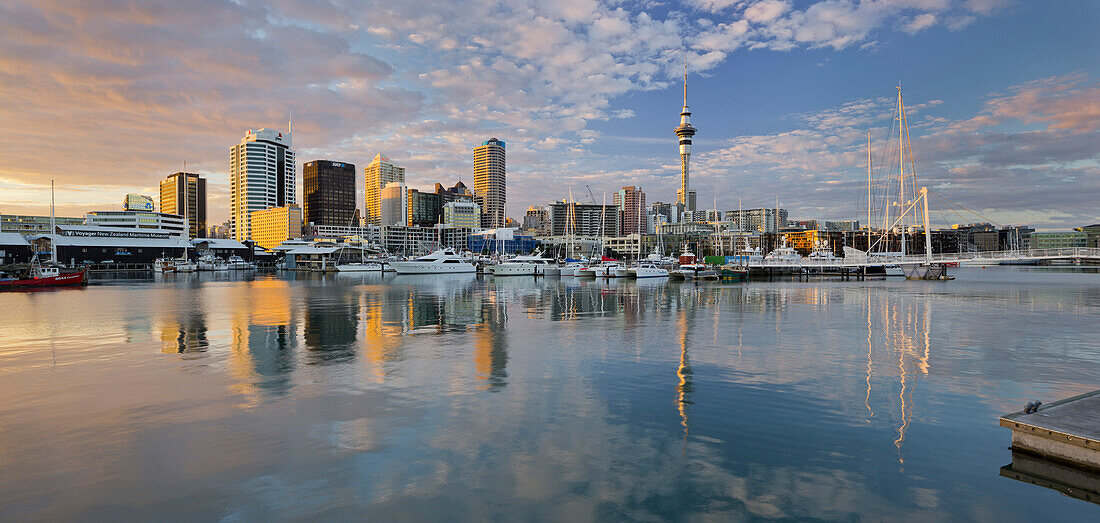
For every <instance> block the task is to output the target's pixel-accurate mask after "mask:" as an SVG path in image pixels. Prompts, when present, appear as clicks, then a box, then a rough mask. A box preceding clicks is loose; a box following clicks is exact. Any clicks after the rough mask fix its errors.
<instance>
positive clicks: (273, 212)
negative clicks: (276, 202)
mask: <svg viewBox="0 0 1100 523" xmlns="http://www.w3.org/2000/svg"><path fill="white" fill-rule="evenodd" d="M250 223H251V224H252V240H253V241H254V242H256V245H259V246H260V247H263V248H264V249H268V250H270V249H272V248H274V247H275V246H277V245H279V244H280V243H283V242H285V241H287V240H293V239H295V238H301V237H302V208H301V207H298V206H297V205H294V204H291V205H284V206H282V207H272V208H270V209H263V210H260V211H253V212H252V216H251V217H250Z"/></svg>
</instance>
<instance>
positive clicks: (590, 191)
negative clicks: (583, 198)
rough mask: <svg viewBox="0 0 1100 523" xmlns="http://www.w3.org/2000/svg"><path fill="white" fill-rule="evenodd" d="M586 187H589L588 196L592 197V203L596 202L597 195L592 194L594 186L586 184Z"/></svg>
mask: <svg viewBox="0 0 1100 523" xmlns="http://www.w3.org/2000/svg"><path fill="white" fill-rule="evenodd" d="M584 188H585V189H588V197H589V198H591V199H592V205H595V204H596V195H594V194H592V188H591V187H589V186H588V184H587V183H586V184H584Z"/></svg>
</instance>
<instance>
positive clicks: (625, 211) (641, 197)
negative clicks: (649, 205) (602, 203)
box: [612, 185, 649, 235]
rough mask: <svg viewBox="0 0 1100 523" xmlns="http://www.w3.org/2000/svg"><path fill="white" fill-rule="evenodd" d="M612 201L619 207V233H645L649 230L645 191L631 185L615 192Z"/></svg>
mask: <svg viewBox="0 0 1100 523" xmlns="http://www.w3.org/2000/svg"><path fill="white" fill-rule="evenodd" d="M612 202H613V203H614V204H615V205H617V206H618V207H619V212H621V213H622V217H621V218H620V220H619V234H622V235H626V234H646V233H648V232H649V227H648V221H647V219H646V215H645V193H644V192H642V188H641V187H635V186H632V185H629V186H626V187H623V188H622V189H619V190H618V191H616V192H615V196H614V200H612Z"/></svg>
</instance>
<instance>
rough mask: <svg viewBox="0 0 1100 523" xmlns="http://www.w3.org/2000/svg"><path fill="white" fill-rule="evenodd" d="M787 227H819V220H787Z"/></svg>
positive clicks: (803, 228) (811, 228) (805, 228)
mask: <svg viewBox="0 0 1100 523" xmlns="http://www.w3.org/2000/svg"><path fill="white" fill-rule="evenodd" d="M787 227H795V228H798V229H802V230H806V231H814V230H817V229H818V225H817V220H787Z"/></svg>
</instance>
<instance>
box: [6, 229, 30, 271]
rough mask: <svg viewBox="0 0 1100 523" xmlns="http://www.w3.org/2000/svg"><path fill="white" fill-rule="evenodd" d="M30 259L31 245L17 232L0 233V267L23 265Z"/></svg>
mask: <svg viewBox="0 0 1100 523" xmlns="http://www.w3.org/2000/svg"><path fill="white" fill-rule="evenodd" d="M30 259H31V244H30V242H28V241H27V239H26V238H24V237H23V235H22V234H19V233H17V232H0V265H8V264H10V263H24V262H27V261H30Z"/></svg>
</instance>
